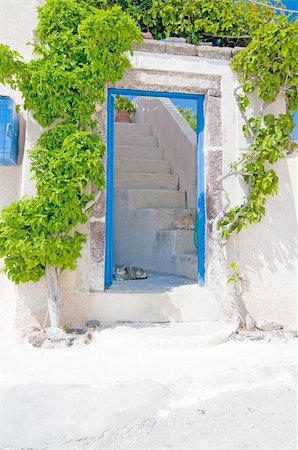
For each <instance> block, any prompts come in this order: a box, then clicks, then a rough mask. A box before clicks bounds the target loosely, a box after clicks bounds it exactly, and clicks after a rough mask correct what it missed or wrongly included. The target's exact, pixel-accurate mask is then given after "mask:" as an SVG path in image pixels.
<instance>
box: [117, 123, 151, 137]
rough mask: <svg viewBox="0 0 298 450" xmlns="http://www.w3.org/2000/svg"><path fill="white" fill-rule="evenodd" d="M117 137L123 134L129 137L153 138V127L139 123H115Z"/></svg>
mask: <svg viewBox="0 0 298 450" xmlns="http://www.w3.org/2000/svg"><path fill="white" fill-rule="evenodd" d="M114 127H115V135H116V134H118V133H120V134H121V133H123V134H127V135H134V136H136V135H138V136H152V127H151V126H150V125H143V124H138V123H123V122H115V124H114Z"/></svg>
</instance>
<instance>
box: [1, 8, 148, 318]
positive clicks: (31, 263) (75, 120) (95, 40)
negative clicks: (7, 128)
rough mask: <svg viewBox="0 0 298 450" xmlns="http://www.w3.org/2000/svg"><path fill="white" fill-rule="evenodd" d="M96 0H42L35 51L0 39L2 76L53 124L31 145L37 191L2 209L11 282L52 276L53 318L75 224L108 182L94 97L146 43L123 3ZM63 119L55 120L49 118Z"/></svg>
mask: <svg viewBox="0 0 298 450" xmlns="http://www.w3.org/2000/svg"><path fill="white" fill-rule="evenodd" d="M96 4H97V2H95V1H92V0H46V2H45V4H44V5H43V6H40V7H39V8H38V25H37V27H36V30H35V41H34V42H33V44H32V45H33V51H34V54H35V56H36V58H35V59H32V60H31V61H29V62H25V61H24V60H23V59H22V57H21V55H20V54H19V53H18V52H16V51H14V50H11V49H10V48H9V47H8V46H6V45H3V44H0V83H5V84H8V85H9V86H11V87H12V88H13V89H19V90H20V91H21V93H22V95H23V99H24V109H26V110H28V111H32V113H33V117H34V119H35V120H36V121H38V122H39V124H40V125H41V126H42V127H51V129H50V130H49V131H46V132H44V133H43V134H42V135H41V137H40V138H39V140H38V141H37V144H36V146H35V147H34V149H32V150H31V152H30V153H29V157H30V160H31V171H32V174H33V178H34V179H35V182H36V195H35V197H33V198H26V197H23V198H22V199H21V200H19V201H17V202H14V203H12V204H11V205H9V206H7V207H4V208H3V210H2V211H1V213H0V257H3V258H4V271H5V273H6V274H7V276H8V277H9V278H10V279H11V280H13V281H14V282H15V283H21V282H26V281H38V280H39V279H40V278H41V277H42V276H43V275H46V277H47V288H48V305H49V313H50V320H51V325H53V326H59V325H60V319H59V310H58V303H59V300H60V298H61V293H60V286H59V275H60V272H61V271H63V270H66V269H74V268H75V267H76V261H77V258H78V257H79V255H80V252H81V248H82V245H83V243H84V242H85V240H86V236H85V234H83V233H82V232H79V231H76V229H75V228H76V226H77V225H78V224H84V223H86V222H87V220H88V213H89V212H90V210H91V208H92V206H93V205H94V203H95V202H96V200H97V199H98V196H99V192H100V190H101V189H102V187H103V186H104V183H105V181H104V166H103V163H102V159H103V156H104V153H105V145H104V143H103V142H102V140H101V139H100V137H99V136H98V134H96V133H94V132H92V130H93V129H94V127H95V122H94V120H93V114H94V112H95V107H96V103H99V102H102V101H103V100H104V89H105V86H106V84H107V83H108V82H111V83H114V82H115V81H116V80H118V79H120V78H121V77H122V76H123V74H124V71H125V70H126V69H127V68H128V67H129V60H128V58H127V56H126V55H125V54H124V52H127V51H130V52H132V48H133V43H134V42H141V37H140V31H139V30H138V28H137V27H136V25H135V23H134V20H133V19H132V18H131V17H130V16H129V15H127V14H125V13H124V12H123V11H122V10H121V8H120V7H119V6H115V7H113V8H111V9H107V10H106V9H98V8H96V7H95V5H96ZM54 121H56V122H58V124H57V125H55V126H53V122H54Z"/></svg>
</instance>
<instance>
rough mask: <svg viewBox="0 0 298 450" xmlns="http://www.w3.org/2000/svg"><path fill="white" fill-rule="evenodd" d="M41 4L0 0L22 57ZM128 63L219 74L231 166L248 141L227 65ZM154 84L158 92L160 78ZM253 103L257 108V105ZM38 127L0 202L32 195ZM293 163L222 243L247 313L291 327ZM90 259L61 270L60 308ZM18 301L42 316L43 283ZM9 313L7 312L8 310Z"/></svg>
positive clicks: (3, 32) (4, 289) (1, 19)
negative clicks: (261, 206) (274, 191)
mask: <svg viewBox="0 0 298 450" xmlns="http://www.w3.org/2000/svg"><path fill="white" fill-rule="evenodd" d="M38 4H39V1H38V0H26V1H23V0H0V42H3V43H6V44H9V45H11V46H12V47H13V48H15V49H17V50H19V51H20V53H22V54H23V55H24V56H25V58H26V59H28V58H30V55H31V48H30V47H29V46H27V45H26V43H27V42H28V41H29V40H30V36H31V32H32V30H33V28H34V25H35V23H36V11H35V7H36V6H37V5H38ZM131 62H132V66H133V68H134V69H141V70H144V71H148V72H149V71H152V72H155V73H157V74H158V73H161V71H162V72H164V73H168V74H173V73H181V72H183V73H187V74H190V75H193V76H194V77H196V76H198V77H199V76H200V75H202V74H203V75H205V76H206V75H210V76H213V75H217V76H220V77H221V101H222V110H221V121H222V156H223V165H224V167H228V163H229V162H231V161H233V160H234V159H235V158H236V157H237V156H238V154H239V153H238V152H239V149H243V148H245V146H246V145H247V143H246V142H245V141H244V140H243V138H242V132H241V125H242V123H241V118H240V114H239V111H238V108H237V105H236V102H235V99H234V96H233V91H234V88H235V87H236V85H237V79H236V77H235V74H234V73H233V72H232V70H231V69H230V66H229V60H227V59H214V58H213V59H212V58H207V57H198V56H186V55H177V54H169V53H154V52H151V53H148V52H144V51H141V50H138V51H136V52H135V53H134V55H133V56H132V57H131ZM169 80H170V78H169ZM169 82H170V81H169ZM154 89H156V90H158V83H157V84H156V85H155V86H154V88H153V90H154ZM0 94H4V95H11V96H12V97H13V98H14V99H15V101H16V102H17V103H19V102H20V95H19V94H18V93H13V92H11V90H9V89H7V88H6V87H4V86H0ZM253 107H255V108H257V104H256V105H253ZM282 110H283V102H282V100H278V102H277V103H276V105H275V111H276V112H278V111H282ZM40 131H41V130H40V129H39V128H38V127H37V126H36V125H35V124H34V123H32V122H31V121H30V119H29V120H28V121H27V135H26V144H25V155H24V160H23V163H22V165H21V166H19V167H16V168H3V167H1V168H0V206H2V205H4V204H8V203H10V202H11V201H12V200H15V199H17V198H18V197H19V196H20V195H22V194H24V193H26V194H29V195H32V193H34V185H32V182H31V181H29V179H30V171H29V164H28V156H27V153H26V152H27V150H28V149H30V148H32V146H33V145H34V143H35V141H36V139H37V137H38V135H39V133H40ZM205 144H206V146H205V150H206V151H213V150H216V149H217V144H216V142H215V143H212V142H209V138H208V130H207V134H206V136H205ZM217 150H218V149H217ZM296 168H297V158H295V157H291V158H290V159H288V160H283V161H281V162H280V163H279V164H278V165H277V170H278V174H279V176H280V192H279V195H278V197H274V198H270V199H269V201H268V205H267V216H266V218H265V219H263V221H262V222H261V223H259V224H255V225H253V226H250V227H249V228H248V229H247V230H245V231H243V232H242V233H241V234H240V235H239V236H237V237H235V238H233V239H232V240H231V242H230V243H229V245H228V247H227V254H228V259H229V260H230V261H238V262H239V266H240V269H241V270H242V271H243V276H244V277H245V279H246V291H245V293H244V296H243V298H244V300H245V302H246V305H247V308H248V310H249V311H250V312H251V313H252V314H253V315H254V316H255V317H256V318H257V319H269V320H274V321H276V322H282V323H286V324H289V325H293V323H294V311H295V304H296V293H297V287H296V274H297V271H296V259H297V258H296V253H297V232H296V231H297V230H296V210H295V206H294V205H295V202H296V201H297V189H296V185H295V183H296V174H295V171H296ZM226 187H227V189H228V190H229V192H230V194H231V199H232V201H233V202H236V201H237V202H238V201H241V198H242V196H243V191H242V190H241V188H240V186H239V185H238V182H237V181H236V180H233V179H229V180H228V181H227V182H226ZM88 257H89V253H88V251H85V252H84V256H83V263H82V262H80V267H81V269H80V270H79V271H77V273H66V274H64V277H63V284H64V291H65V298H64V302H63V304H64V305H67V303H68V302H71V301H72V298H73V294H74V292H75V291H79V290H80V288H82V290H83V291H85V289H86V286H87V285H88V283H86V280H88V277H89V271H88V269H87V270H86V271H85V268H86V267H88V264H89V263H88V261H87V260H88ZM84 258H85V259H84ZM86 261H87V262H86ZM78 280H79V281H78ZM0 283H1V289H0V304H1V306H0V313H1V308H3V307H4V306H3V305H5V304H7V299H10V303H9V305H10V310H11V299H12V298H14V299H15V298H16V297H15V294H14V287H13V286H12V284H11V283H8V282H6V281H5V280H4V278H3V275H1V278H0ZM12 293H13V294H12ZM17 298H18V310H20V309H22V310H23V311H25V310H28V308H27V305H29V306H30V307H31V309H32V308H33V309H34V308H35V309H36V310H38V314H37V316H38V320H42V318H43V317H44V315H45V311H46V305H45V303H44V298H45V290H44V282H43V281H41V282H40V283H38V284H37V285H36V284H33V283H28V284H26V285H24V286H22V287H20V288H18V297H17ZM5 302H6V303H5ZM86 307H87V306H86V304H84V302H83V301H82V304H81V311H82V313H80V312H79V309H78V323H80V317H79V315H80V314H82V317H85V316H86V314H85V312H84V308H85V309H86ZM64 310H65V311H67V308H66V307H65V308H64ZM28 311H29V310H28ZM29 312H30V311H29ZM29 312H28V314H29ZM10 316H11V317H12V316H13V314H12V315H10Z"/></svg>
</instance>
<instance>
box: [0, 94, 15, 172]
mask: <svg viewBox="0 0 298 450" xmlns="http://www.w3.org/2000/svg"><path fill="white" fill-rule="evenodd" d="M19 122H20V117H19V114H17V113H16V108H15V103H14V101H13V100H12V99H11V98H10V97H6V96H0V165H1V166H15V165H16V164H17V159H18V152H19Z"/></svg>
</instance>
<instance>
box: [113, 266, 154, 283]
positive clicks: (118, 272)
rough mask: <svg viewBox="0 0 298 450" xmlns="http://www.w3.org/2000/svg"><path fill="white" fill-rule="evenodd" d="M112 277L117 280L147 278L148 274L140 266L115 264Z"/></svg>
mask: <svg viewBox="0 0 298 450" xmlns="http://www.w3.org/2000/svg"><path fill="white" fill-rule="evenodd" d="M113 278H114V280H117V281H127V280H144V279H146V278H148V275H147V273H146V272H145V271H144V270H143V269H140V267H127V266H117V264H115V266H114V274H113Z"/></svg>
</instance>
